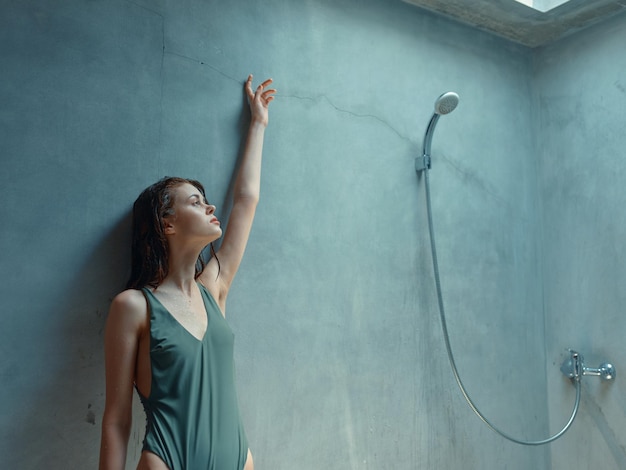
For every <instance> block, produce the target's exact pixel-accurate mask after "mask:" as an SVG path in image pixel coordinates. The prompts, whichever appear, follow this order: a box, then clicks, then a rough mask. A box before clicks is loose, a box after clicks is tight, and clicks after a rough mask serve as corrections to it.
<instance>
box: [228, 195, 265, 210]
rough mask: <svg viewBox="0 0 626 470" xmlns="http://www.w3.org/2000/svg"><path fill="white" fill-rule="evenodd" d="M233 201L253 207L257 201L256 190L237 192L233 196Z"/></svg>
mask: <svg viewBox="0 0 626 470" xmlns="http://www.w3.org/2000/svg"><path fill="white" fill-rule="evenodd" d="M233 201H234V203H236V204H241V205H242V206H248V207H253V208H255V207H256V206H257V205H258V203H259V193H258V192H243V191H241V192H239V193H238V194H236V195H235V197H234V198H233Z"/></svg>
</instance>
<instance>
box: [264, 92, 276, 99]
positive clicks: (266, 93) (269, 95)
mask: <svg viewBox="0 0 626 470" xmlns="http://www.w3.org/2000/svg"><path fill="white" fill-rule="evenodd" d="M275 94H276V90H265V91H264V92H263V93H262V94H261V97H262V98H263V99H268V98H270V97H273V96H272V95H275Z"/></svg>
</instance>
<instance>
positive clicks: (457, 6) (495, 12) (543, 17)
mask: <svg viewBox="0 0 626 470" xmlns="http://www.w3.org/2000/svg"><path fill="white" fill-rule="evenodd" d="M403 1H405V2H406V3H410V4H412V5H415V6H417V7H420V8H424V9H426V10H430V11H432V12H435V13H438V14H441V15H444V16H447V17H449V18H452V19H454V20H458V21H461V22H463V23H466V24H469V25H470V26H474V27H476V28H478V29H482V30H485V31H489V32H492V33H495V34H497V35H499V36H502V37H504V38H507V39H509V40H511V41H514V42H517V43H519V44H523V45H525V46H528V47H538V46H543V45H545V44H548V43H550V42H552V41H555V40H557V39H560V38H562V37H564V36H566V35H568V34H572V33H575V32H576V31H580V30H582V29H584V28H586V27H587V26H591V25H592V24H595V23H598V22H600V21H602V20H605V19H607V18H609V17H612V16H615V15H618V14H620V13H623V12H625V11H626V0H569V1H567V2H565V3H562V4H561V5H560V6H557V7H555V8H553V9H551V10H549V11H546V12H541V11H539V10H536V9H534V8H531V7H529V6H526V5H524V4H522V3H520V2H518V1H516V0H403ZM526 3H530V2H529V1H527V2H526Z"/></svg>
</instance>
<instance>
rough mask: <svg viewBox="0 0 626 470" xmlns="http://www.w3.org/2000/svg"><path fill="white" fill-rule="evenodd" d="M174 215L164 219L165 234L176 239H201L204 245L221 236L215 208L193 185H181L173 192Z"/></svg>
mask: <svg viewBox="0 0 626 470" xmlns="http://www.w3.org/2000/svg"><path fill="white" fill-rule="evenodd" d="M173 195H174V198H173V199H174V204H173V209H174V214H173V215H171V216H167V217H165V218H164V222H165V234H166V235H172V236H173V237H175V238H178V239H186V238H189V239H196V238H197V239H201V240H202V241H203V243H204V244H205V245H207V244H209V243H210V242H212V241H214V240H216V239H218V238H219V237H221V236H222V228H221V227H220V222H219V220H217V217H215V206H213V205H211V204H209V203H208V202H207V201H206V199H205V198H204V196H203V195H202V193H201V192H200V190H199V189H198V188H196V187H195V186H194V185H192V184H189V183H183V184H181V185H179V186H176V187H175V188H174V190H173Z"/></svg>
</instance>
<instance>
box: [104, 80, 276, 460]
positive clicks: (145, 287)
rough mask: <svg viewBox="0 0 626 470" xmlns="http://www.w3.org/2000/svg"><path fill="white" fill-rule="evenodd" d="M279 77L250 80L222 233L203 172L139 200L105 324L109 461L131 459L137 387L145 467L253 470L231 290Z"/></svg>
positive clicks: (164, 183)
mask: <svg viewBox="0 0 626 470" xmlns="http://www.w3.org/2000/svg"><path fill="white" fill-rule="evenodd" d="M271 83H272V80H271V79H269V80H266V81H265V82H263V83H262V84H261V85H259V87H258V88H257V89H256V91H254V92H253V90H252V75H250V76H249V77H248V79H247V81H246V83H245V92H246V95H247V96H248V100H249V103H250V111H251V121H250V127H249V130H248V135H247V140H246V145H245V148H244V152H243V156H242V160H241V163H240V166H239V169H238V171H237V175H236V180H235V186H234V193H233V206H232V210H231V214H230V217H229V221H228V227H227V229H226V230H225V233H224V239H223V241H222V244H221V247H220V249H219V251H218V252H217V253H215V252H214V250H213V246H212V245H211V252H212V254H213V255H214V256H212V257H211V259H210V260H209V261H208V263H206V265H205V263H204V261H203V260H202V257H201V252H202V251H203V249H204V248H205V247H206V246H207V245H210V244H211V242H213V241H215V240H217V239H218V238H219V237H220V236H222V228H221V226H220V222H219V221H218V220H217V218H216V217H215V215H214V213H215V206H213V205H211V204H209V203H208V202H207V201H206V199H205V194H204V189H203V187H202V185H201V184H200V183H198V182H197V181H194V180H185V179H181V178H166V179H163V180H161V181H159V182H157V183H155V184H154V185H152V186H150V187H149V188H147V189H146V190H145V191H143V193H142V194H141V195H140V196H139V198H137V201H135V204H134V206H133V246H132V273H131V278H130V280H129V282H128V285H127V287H128V289H127V290H125V291H124V292H122V293H120V294H119V295H117V296H116V297H115V298H114V299H113V302H112V303H111V308H110V311H109V315H108V318H107V325H106V330H105V364H106V403H105V410H104V416H103V420H102V442H101V449H100V469H101V470H105V469H106V470H109V469H116V470H117V469H123V468H124V465H125V462H126V453H127V447H128V437H129V433H130V428H131V402H132V394H133V387H134V388H136V389H137V393H138V395H139V397H140V399H141V401H142V403H143V405H144V410H145V411H146V418H147V425H146V437H145V440H144V444H143V450H142V454H141V458H140V460H139V465H138V467H137V469H138V470H153V469H158V470H160V469H170V470H204V469H212V470H213V469H215V470H242V469H243V470H253V468H254V464H253V461H252V454H251V453H250V450H249V448H248V444H247V439H246V435H245V432H244V430H243V426H242V425H241V421H240V417H239V411H238V406H237V396H236V392H235V380H234V370H233V340H234V338H233V334H232V331H231V330H230V328H229V326H228V324H227V323H226V321H225V319H224V313H225V308H226V297H227V296H228V291H229V289H230V286H231V283H232V281H233V278H234V277H235V273H236V272H237V268H238V267H239V264H240V262H241V259H242V256H243V253H244V250H245V247H246V244H247V241H248V236H249V233H250V228H251V226H252V220H253V218H254V213H255V210H256V205H257V202H258V199H259V188H260V181H261V154H262V148H263V136H264V132H265V128H266V126H267V123H268V105H269V103H270V102H271V101H272V100H273V99H274V94H275V93H276V91H275V90H274V89H267V86H268V85H270V84H271Z"/></svg>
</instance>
